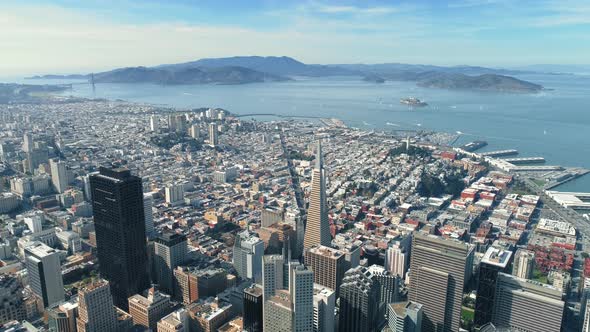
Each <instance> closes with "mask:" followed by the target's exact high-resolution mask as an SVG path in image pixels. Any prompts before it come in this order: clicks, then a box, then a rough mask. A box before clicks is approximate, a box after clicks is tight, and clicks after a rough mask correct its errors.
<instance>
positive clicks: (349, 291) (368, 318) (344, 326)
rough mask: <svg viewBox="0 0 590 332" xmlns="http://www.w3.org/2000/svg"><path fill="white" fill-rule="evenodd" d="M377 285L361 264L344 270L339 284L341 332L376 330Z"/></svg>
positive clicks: (377, 309) (377, 310) (377, 311)
mask: <svg viewBox="0 0 590 332" xmlns="http://www.w3.org/2000/svg"><path fill="white" fill-rule="evenodd" d="M378 314H379V287H378V285H377V284H376V283H375V281H374V280H373V278H372V275H371V272H370V271H369V270H368V269H367V268H366V267H362V266H357V267H356V268H354V269H350V270H348V271H346V273H345V274H344V279H343V280H342V285H341V286H340V327H339V329H338V330H339V331H342V332H373V331H377V328H378V326H377V324H378V317H377V316H378Z"/></svg>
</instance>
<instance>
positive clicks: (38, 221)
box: [24, 213, 45, 233]
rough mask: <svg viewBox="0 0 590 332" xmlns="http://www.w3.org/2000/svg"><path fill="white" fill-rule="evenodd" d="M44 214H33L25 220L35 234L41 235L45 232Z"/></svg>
mask: <svg viewBox="0 0 590 332" xmlns="http://www.w3.org/2000/svg"><path fill="white" fill-rule="evenodd" d="M44 219H45V218H44V217H43V213H41V214H38V213H35V214H32V215H30V216H27V217H25V218H24V221H25V224H26V225H27V227H28V228H29V230H30V231H31V232H33V233H39V232H41V231H42V230H43V220H44Z"/></svg>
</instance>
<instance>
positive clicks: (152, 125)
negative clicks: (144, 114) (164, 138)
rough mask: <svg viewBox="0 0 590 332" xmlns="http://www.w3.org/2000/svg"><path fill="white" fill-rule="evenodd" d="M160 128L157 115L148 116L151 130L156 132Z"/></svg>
mask: <svg viewBox="0 0 590 332" xmlns="http://www.w3.org/2000/svg"><path fill="white" fill-rule="evenodd" d="M159 128H160V119H158V117H157V116H155V115H152V116H150V130H151V131H153V132H157V131H158V129H159Z"/></svg>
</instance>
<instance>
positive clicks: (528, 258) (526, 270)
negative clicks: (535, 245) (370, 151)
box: [512, 249, 535, 279]
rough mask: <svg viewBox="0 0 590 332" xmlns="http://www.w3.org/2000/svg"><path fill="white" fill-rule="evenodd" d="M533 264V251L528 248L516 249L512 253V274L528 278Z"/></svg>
mask: <svg viewBox="0 0 590 332" xmlns="http://www.w3.org/2000/svg"><path fill="white" fill-rule="evenodd" d="M534 265H535V253H534V252H532V251H530V250H525V249H518V250H517V251H516V254H515V255H514V265H513V267H512V275H514V276H516V277H519V278H523V279H529V278H530V277H531V275H532V273H533V267H534Z"/></svg>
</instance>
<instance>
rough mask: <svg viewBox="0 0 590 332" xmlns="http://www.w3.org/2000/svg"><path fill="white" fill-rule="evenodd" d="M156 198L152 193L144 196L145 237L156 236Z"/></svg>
mask: <svg viewBox="0 0 590 332" xmlns="http://www.w3.org/2000/svg"><path fill="white" fill-rule="evenodd" d="M153 205H154V197H153V196H152V194H151V193H147V194H143V214H144V216H145V236H147V237H148V238H150V239H151V238H152V237H153V236H154V212H153V211H152V206H153Z"/></svg>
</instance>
